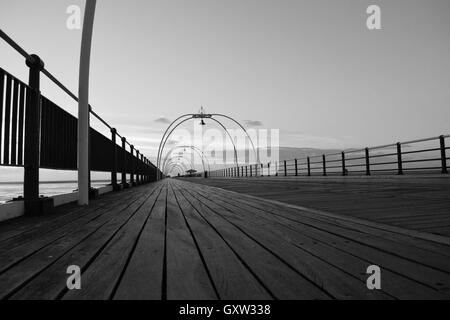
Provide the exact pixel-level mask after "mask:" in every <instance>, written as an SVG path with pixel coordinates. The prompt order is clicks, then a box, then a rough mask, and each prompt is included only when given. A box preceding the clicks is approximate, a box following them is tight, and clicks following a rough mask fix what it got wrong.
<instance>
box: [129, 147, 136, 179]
mask: <svg viewBox="0 0 450 320" xmlns="http://www.w3.org/2000/svg"><path fill="white" fill-rule="evenodd" d="M130 153H131V163H130V172H131V173H130V184H131V186H135V185H136V184H135V183H134V146H133V145H131V146H130Z"/></svg>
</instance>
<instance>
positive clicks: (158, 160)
mask: <svg viewBox="0 0 450 320" xmlns="http://www.w3.org/2000/svg"><path fill="white" fill-rule="evenodd" d="M191 119H195V118H193V117H192V118H187V119H184V120H183V121H181V122H180V123H178V124H177V125H176V126H174V127H173V128H172V130H170V132H169V134H168V135H167V136H166V137H165V140H164V143H163V145H162V147H161V149H160V154H159V155H158V158H157V167H158V168H159V166H160V164H161V156H162V153H163V151H164V147H165V146H166V142H167V140H168V138H169V137H170V135H171V134H172V132H173V131H174V130H175V129H176V128H178V127H179V126H180V125H182V124H183V123H184V122H186V121H188V120H191ZM210 119H212V118H210ZM214 120H215V121H216V122H219V123H220V121H218V120H216V119H214ZM171 125H172V124H171ZM222 128H224V130H225V131H226V132H227V134H228V136H229V137H230V140H231V143H232V144H233V147H234V150H235V159H237V151H236V146H235V144H234V141H233V139H231V135H230V133H229V132H228V130H227V129H226V128H225V126H223V125H222ZM161 142H162V141H161ZM236 166H238V163H237V162H236Z"/></svg>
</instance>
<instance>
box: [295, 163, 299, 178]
mask: <svg viewBox="0 0 450 320" xmlns="http://www.w3.org/2000/svg"><path fill="white" fill-rule="evenodd" d="M295 176H296V177H297V176H298V165H297V159H295Z"/></svg>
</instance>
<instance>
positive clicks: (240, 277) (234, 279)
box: [170, 183, 273, 300]
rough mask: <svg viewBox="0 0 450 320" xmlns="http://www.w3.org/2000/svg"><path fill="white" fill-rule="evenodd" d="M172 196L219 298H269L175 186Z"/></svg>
mask: <svg viewBox="0 0 450 320" xmlns="http://www.w3.org/2000/svg"><path fill="white" fill-rule="evenodd" d="M170 185H171V187H173V188H174V196H175V198H176V201H177V203H178V205H179V206H180V209H181V210H182V213H183V215H184V217H185V219H186V223H187V224H188V225H189V228H190V230H192V233H193V235H194V237H195V239H196V242H197V244H198V246H199V248H200V251H201V252H202V255H203V257H204V259H205V262H206V264H207V265H208V270H209V272H210V274H211V277H212V279H213V282H214V284H215V287H216V289H217V292H218V295H219V298H220V299H225V300H231V299H236V300H248V299H261V300H262V299H272V298H273V297H271V296H270V294H269V292H268V291H267V290H266V289H265V288H264V287H263V286H262V284H261V283H259V282H258V280H257V278H256V277H255V276H254V275H253V274H252V273H251V272H250V270H249V269H248V268H247V267H246V265H245V264H244V263H243V262H242V261H241V258H240V257H239V256H238V255H237V254H236V253H235V252H234V251H233V250H232V249H231V248H230V247H228V246H227V243H226V242H225V241H224V240H223V239H222V238H221V237H220V235H219V234H218V233H217V232H216V231H215V230H214V229H213V228H211V227H210V226H209V225H208V224H207V222H206V221H205V220H203V219H202V218H201V217H200V216H199V215H198V214H196V212H195V211H196V209H195V208H194V207H193V206H192V205H191V204H190V203H188V201H187V200H186V199H185V198H184V196H183V195H182V194H181V192H180V191H179V190H178V188H177V186H176V185H173V183H170Z"/></svg>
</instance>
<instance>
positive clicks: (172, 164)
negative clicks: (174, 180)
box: [165, 163, 189, 175]
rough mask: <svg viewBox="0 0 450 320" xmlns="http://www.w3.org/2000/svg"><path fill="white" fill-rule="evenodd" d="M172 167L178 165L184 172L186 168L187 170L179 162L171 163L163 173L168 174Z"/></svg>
mask: <svg viewBox="0 0 450 320" xmlns="http://www.w3.org/2000/svg"><path fill="white" fill-rule="evenodd" d="M174 167H179V168H180V169H181V171H182V172H186V171H187V170H189V169H186V168H185V167H183V166H182V165H181V164H180V163H171V164H170V165H169V167H167V168H166V171H165V174H166V175H168V174H169V173H170V172H171V171H172V170H173V168H174Z"/></svg>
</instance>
